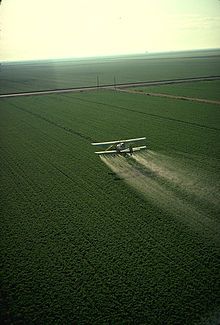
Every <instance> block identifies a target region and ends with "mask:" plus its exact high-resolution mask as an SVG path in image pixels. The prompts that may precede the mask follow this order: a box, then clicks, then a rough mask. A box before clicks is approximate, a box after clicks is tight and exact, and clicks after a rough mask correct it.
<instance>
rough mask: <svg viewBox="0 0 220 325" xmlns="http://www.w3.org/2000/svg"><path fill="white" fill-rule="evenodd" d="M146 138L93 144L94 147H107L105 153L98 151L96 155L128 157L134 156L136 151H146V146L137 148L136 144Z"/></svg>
mask: <svg viewBox="0 0 220 325" xmlns="http://www.w3.org/2000/svg"><path fill="white" fill-rule="evenodd" d="M145 139H146V138H145V137H143V138H135V139H127V140H116V141H107V142H93V143H92V145H93V146H100V147H107V148H106V149H105V150H103V151H96V152H95V153H96V154H98V155H108V154H111V155H117V154H120V155H123V156H126V155H127V154H128V155H132V153H133V152H135V151H140V150H143V149H146V148H147V147H146V146H145V145H143V146H138V147H137V146H135V145H136V142H139V141H143V140H145Z"/></svg>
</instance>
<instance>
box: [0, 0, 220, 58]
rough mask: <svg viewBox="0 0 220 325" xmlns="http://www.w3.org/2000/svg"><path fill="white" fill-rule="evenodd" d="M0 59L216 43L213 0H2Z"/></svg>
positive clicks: (218, 22) (217, 9) (218, 23)
mask: <svg viewBox="0 0 220 325" xmlns="http://www.w3.org/2000/svg"><path fill="white" fill-rule="evenodd" d="M0 29H1V31H0V60H1V61H3V60H22V59H23V60H28V59H43V58H44V59H47V58H59V57H86V56H99V55H100V56H101V55H114V54H130V53H144V52H146V51H148V52H160V51H163V52H164V51H179V50H191V49H206V48H220V1H219V0H135V1H134V0H78V1H76V0H59V1H58V0H38V1H36V0H3V1H2V2H1V6H0Z"/></svg>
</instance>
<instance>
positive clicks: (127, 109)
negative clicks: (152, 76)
mask: <svg viewBox="0 0 220 325" xmlns="http://www.w3.org/2000/svg"><path fill="white" fill-rule="evenodd" d="M74 99H77V100H79V101H82V102H87V103H93V104H98V105H103V106H107V107H111V108H116V109H120V110H125V111H129V112H134V113H135V114H137V113H138V114H141V115H145V116H152V117H154V118H156V119H159V120H168V121H171V122H177V123H181V124H186V125H192V126H196V127H200V128H205V129H208V130H214V131H220V129H219V128H216V127H211V126H207V125H204V124H199V123H195V122H189V121H183V120H179V119H175V118H173V117H166V116H162V115H159V114H153V113H147V112H144V111H140V110H136V109H132V108H127V107H124V106H118V105H113V104H107V103H103V102H99V101H94V100H88V99H82V98H79V97H74Z"/></svg>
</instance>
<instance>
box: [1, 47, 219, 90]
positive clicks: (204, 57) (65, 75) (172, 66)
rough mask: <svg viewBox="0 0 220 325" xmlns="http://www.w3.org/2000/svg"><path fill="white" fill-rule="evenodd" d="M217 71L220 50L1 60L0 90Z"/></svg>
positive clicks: (77, 84) (178, 75) (109, 82)
mask: <svg viewBox="0 0 220 325" xmlns="http://www.w3.org/2000/svg"><path fill="white" fill-rule="evenodd" d="M219 74H220V50H203V51H191V52H190V51H189V52H179V53H176V52H174V53H172V52H171V53H162V54H143V55H130V56H122V57H103V58H89V59H78V60H76V59H75V60H73V59H72V60H71V59H69V60H65V61H61V60H54V61H53V60H51V61H49V60H48V61H27V62H20V63H18V62H17V63H16V62H7V63H4V62H3V63H2V65H1V70H0V93H1V94H3V93H10V92H21V91H31V90H32V91H33V90H40V89H54V88H67V87H82V86H94V85H97V83H99V84H100V85H103V84H114V83H115V82H116V83H127V82H138V81H152V80H161V79H176V78H190V77H200V76H216V75H219ZM97 78H98V80H97Z"/></svg>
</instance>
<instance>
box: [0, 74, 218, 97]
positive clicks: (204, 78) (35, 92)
mask: <svg viewBox="0 0 220 325" xmlns="http://www.w3.org/2000/svg"><path fill="white" fill-rule="evenodd" d="M212 80H220V76H200V77H191V78H178V79H164V80H153V81H137V82H127V83H117V84H116V83H115V84H104V85H93V86H82V87H71V88H56V89H42V90H33V91H23V92H15V93H5V94H0V98H11V97H20V96H35V95H38V96H39V95H49V94H58V93H72V92H84V91H95V90H100V89H113V90H117V88H118V87H119V88H129V87H140V86H157V85H168V84H175V83H185V82H195V81H212Z"/></svg>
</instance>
